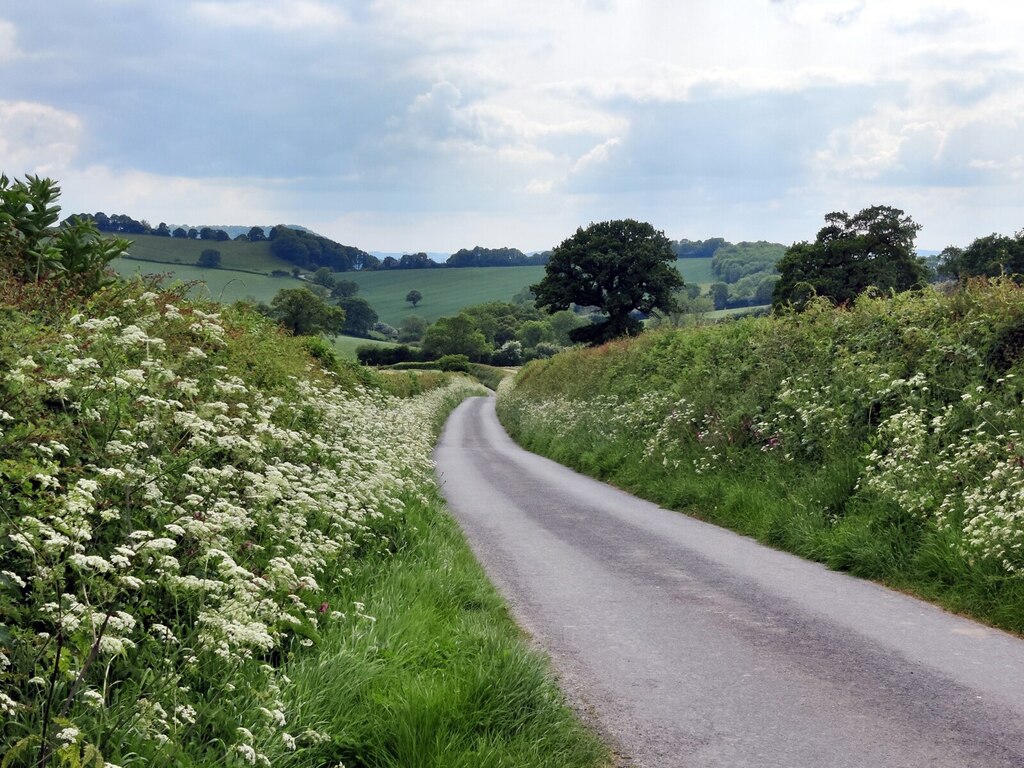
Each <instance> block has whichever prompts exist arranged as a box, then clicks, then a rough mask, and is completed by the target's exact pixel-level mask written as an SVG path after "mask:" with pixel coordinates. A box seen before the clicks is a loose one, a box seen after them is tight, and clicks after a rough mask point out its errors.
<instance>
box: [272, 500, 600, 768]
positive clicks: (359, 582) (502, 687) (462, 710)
mask: <svg viewBox="0 0 1024 768" xmlns="http://www.w3.org/2000/svg"><path fill="white" fill-rule="evenodd" d="M391 536H392V537H391V546H390V547H389V548H382V549H380V550H378V551H377V552H375V553H374V554H373V555H372V556H371V557H368V558H364V560H363V561H362V563H361V565H360V566H359V568H358V569H357V570H356V572H355V573H354V574H353V575H352V576H350V577H347V578H345V579H344V580H339V581H338V582H336V583H335V587H334V592H333V595H332V597H331V605H332V607H334V606H338V607H339V609H340V610H350V611H351V610H357V611H358V612H359V613H361V614H364V615H365V616H366V617H372V618H362V619H360V620H359V621H358V622H357V623H356V624H355V626H354V627H341V628H339V630H338V631H332V632H330V633H328V634H326V635H325V636H324V638H323V640H322V642H321V645H320V652H319V653H318V654H317V655H316V656H315V657H309V658H305V659H301V660H299V661H297V662H296V663H295V664H294V665H292V666H291V667H290V668H289V670H288V676H289V677H290V679H291V680H292V689H291V691H290V694H289V695H290V696H291V697H292V700H293V705H294V706H295V708H296V709H298V710H300V711H301V716H302V720H303V721H304V722H306V723H308V724H310V725H311V726H312V727H315V728H316V729H317V730H318V731H319V732H321V733H324V734H327V735H329V737H330V739H329V741H326V742H324V743H322V744H321V745H319V747H317V748H316V752H315V753H314V754H313V755H312V756H310V755H307V756H306V757H305V758H304V759H303V762H302V764H303V765H308V764H310V763H309V759H310V757H312V758H313V759H314V763H315V764H318V765H334V764H338V763H341V764H344V765H345V766H347V767H348V768H428V767H429V768H458V767H460V766H462V767H464V768H486V767H487V766H494V767H495V768H497V767H498V766H523V767H524V768H525V767H526V766H536V768H542V767H546V766H560V768H572V767H574V766H579V767H580V768H583V767H584V766H588V767H594V766H602V765H608V764H609V762H608V754H607V752H606V750H605V749H604V748H603V747H602V746H601V744H600V743H599V742H598V741H597V739H596V738H595V737H594V736H593V735H592V734H590V733H589V732H588V731H587V730H586V729H584V728H583V727H582V726H581V725H580V724H579V722H578V721H577V720H576V719H575V717H574V716H573V714H572V712H571V710H569V709H568V708H567V707H566V705H565V703H564V701H563V697H562V695H561V693H560V692H559V690H558V688H557V685H556V684H555V682H554V681H553V679H552V677H551V675H550V673H549V672H548V669H547V666H546V664H545V661H544V659H543V658H542V657H540V656H539V655H538V654H537V653H535V652H533V651H530V650H527V649H526V647H525V646H524V643H523V639H522V637H521V636H520V634H519V631H518V630H517V628H516V626H515V624H514V623H513V622H512V621H511V619H510V618H509V616H508V613H507V611H506V608H505V606H504V603H503V602H502V600H501V599H500V597H499V596H498V595H497V593H496V592H495V591H494V589H493V588H492V587H491V586H490V585H489V584H488V582H487V580H486V578H485V577H484V575H483V573H482V571H481V569H480V567H479V565H478V564H477V563H476V561H475V560H474V559H473V556H472V555H471V554H470V552H469V550H468V548H467V547H466V544H465V540H464V539H463V537H462V535H461V533H460V532H459V530H458V527H457V526H456V525H455V523H454V521H453V520H452V519H451V518H450V517H448V515H447V513H445V511H444V510H443V508H442V506H441V504H440V502H439V500H438V498H437V497H436V495H431V496H430V498H429V499H428V500H427V501H426V503H416V504H413V505H411V506H410V508H409V510H408V515H407V517H406V519H405V521H403V525H402V527H401V528H400V529H398V528H396V529H394V530H393V531H392V532H391ZM355 601H359V605H360V606H361V607H359V606H355V607H354V605H355ZM283 764H284V765H290V764H298V762H296V763H283Z"/></svg>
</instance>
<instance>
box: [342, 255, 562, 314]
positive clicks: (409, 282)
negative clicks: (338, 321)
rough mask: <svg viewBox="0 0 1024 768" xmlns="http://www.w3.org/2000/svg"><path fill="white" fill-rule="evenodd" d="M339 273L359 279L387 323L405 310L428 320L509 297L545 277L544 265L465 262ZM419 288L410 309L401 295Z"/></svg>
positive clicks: (362, 293)
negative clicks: (447, 266)
mask: <svg viewBox="0 0 1024 768" xmlns="http://www.w3.org/2000/svg"><path fill="white" fill-rule="evenodd" d="M338 277H339V278H343V279H346V280H354V281H355V282H357V283H359V295H360V296H362V297H363V298H364V299H366V300H367V301H368V302H370V305H371V306H372V307H373V308H374V309H375V310H377V314H378V315H380V317H381V319H382V320H383V321H384V322H385V323H390V324H391V325H394V326H397V325H398V324H399V323H401V322H402V319H403V318H405V317H408V316H409V315H419V316H420V317H422V318H425V319H426V320H430V321H433V320H436V319H437V318H439V317H450V316H452V315H456V314H458V312H459V310H460V309H462V308H463V307H469V306H472V305H474V304H483V303H485V302H488V301H509V300H510V299H511V298H512V297H513V296H514V295H515V294H517V293H518V292H519V291H521V290H522V289H523V288H525V287H526V286H528V285H531V284H532V283H537V282H539V281H540V280H541V279H542V278H543V277H544V267H469V268H466V269H403V270H390V271H385V272H365V273H359V272H356V273H354V272H346V273H343V274H339V275H338ZM414 289H415V290H417V291H419V292H420V293H422V294H423V301H421V302H420V303H419V305H418V306H417V307H416V308H415V309H413V308H412V305H411V304H409V303H408V302H406V300H405V295H406V294H407V293H409V291H411V290H414Z"/></svg>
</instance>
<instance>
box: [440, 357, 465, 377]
mask: <svg viewBox="0 0 1024 768" xmlns="http://www.w3.org/2000/svg"><path fill="white" fill-rule="evenodd" d="M436 364H437V367H438V368H439V369H440V370H442V371H453V372H454V371H461V372H463V373H469V358H468V357H466V356H465V355H443V356H442V357H439V358H438V359H437V361H436Z"/></svg>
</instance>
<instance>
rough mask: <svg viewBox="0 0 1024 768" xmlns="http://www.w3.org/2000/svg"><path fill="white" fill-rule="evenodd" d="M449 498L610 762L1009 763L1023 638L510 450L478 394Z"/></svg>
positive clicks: (445, 457) (447, 467)
mask: <svg viewBox="0 0 1024 768" xmlns="http://www.w3.org/2000/svg"><path fill="white" fill-rule="evenodd" d="M435 458H436V461H437V472H438V476H439V478H440V480H441V483H442V490H443V493H444V495H445V497H446V498H447V500H448V505H449V509H450V510H451V511H452V513H453V514H454V516H455V517H456V519H457V520H458V521H459V522H460V524H461V525H462V527H463V530H464V531H465V533H466V535H467V537H468V538H469V541H470V544H471V546H472V548H473V551H474V552H475V554H476V556H477V558H478V559H479V560H480V562H481V563H482V564H483V565H484V567H485V569H486V571H487V573H488V575H489V576H490V578H491V580H492V581H493V582H494V583H495V584H496V585H497V587H498V588H499V589H500V590H501V592H502V593H503V594H504V596H505V598H506V599H507V600H508V602H509V604H510V605H511V608H512V611H513V614H514V615H515V617H516V619H517V620H518V621H519V623H520V625H521V626H522V627H523V628H524V630H525V631H526V632H527V633H528V634H529V635H530V636H531V638H532V639H533V641H534V642H535V643H536V645H537V646H538V647H540V648H541V649H543V650H544V651H545V652H546V653H547V654H548V655H549V656H550V658H551V660H552V663H553V666H554V669H555V671H556V673H557V675H558V677H559V679H560V682H561V684H562V687H563V690H565V692H566V694H567V696H568V698H569V700H570V701H571V702H572V703H573V704H574V706H575V707H576V708H577V710H578V711H579V712H580V713H581V714H582V715H583V717H584V719H585V720H587V721H588V722H589V723H590V724H591V725H593V726H594V727H595V728H596V729H597V730H598V732H599V733H600V734H601V735H602V737H603V738H604V739H605V740H606V742H607V743H608V744H609V745H610V746H611V747H612V748H613V749H614V750H615V752H616V754H617V755H619V758H620V764H621V765H623V766H645V767H646V768H675V767H676V766H687V767H689V766H693V767H694V768H698V767H699V768H714V767H717V766H722V767H723V768H725V767H727V768H742V767H744V766H757V767H758V768H769V767H774V766H778V767H779V768H796V767H803V766H807V767H808V768H810V767H812V766H814V767H818V766H820V767H822V768H824V767H826V766H827V767H829V768H833V767H834V768H846V767H849V768H864V767H877V768H890V767H891V768H896V767H897V766H899V767H900V768H903V767H904V766H906V767H907V768H910V767H912V766H913V767H916V766H922V767H923V766H928V767H929V768H946V767H949V768H954V767H955V768H975V767H977V768H983V767H988V766H1005V767H1006V768H1011V767H1012V768H1022V766H1024V640H1022V639H1020V638H1017V637H1015V636H1012V635H1009V634H1007V633H1004V632H1000V631H998V630H994V629H990V628H988V627H985V626H982V625H980V624H977V623H975V622H972V621H969V620H967V619H963V618H960V617H957V616H954V615H951V614H948V613H945V612H943V611H942V610H941V609H939V608H935V607H933V606H931V605H929V604H927V603H924V602H921V601H919V600H916V599H914V598H911V597H907V596H905V595H903V594H900V593H897V592H894V591H891V590H888V589H886V588H884V587H881V586H878V585H876V584H873V583H870V582H866V581H862V580H859V579H856V578H853V577H850V576H847V575H844V574H840V573H836V572H833V571H829V570H827V569H826V568H825V567H823V566H821V565H818V564H815V563H810V562H807V561H804V560H801V559H799V558H796V557H793V556H791V555H788V554H785V553H781V552H778V551H775V550H772V549H769V548H767V547H764V546H762V545H760V544H758V543H756V542H754V541H753V540H751V539H749V538H746V537H742V536H739V535H736V534H734V533H731V532H728V531H725V530H723V529H721V528H718V527H715V526H712V525H708V524H706V523H702V522H699V521H697V520H694V519H693V518H690V517H687V516H685V515H683V514H680V513H678V512H671V511H666V510H663V509H660V508H659V507H657V506H655V505H654V504H651V503H649V502H646V501H642V500H640V499H637V498H636V497H634V496H631V495H629V494H626V493H624V492H622V491H619V490H617V489H615V488H612V487H611V486H608V485H605V484H603V483H599V482H597V481H595V480H592V479H590V478H587V477H584V476H582V475H579V474H577V473H575V472H573V471H571V470H569V469H566V468H565V467H563V466H561V465H559V464H556V463H554V462H551V461H549V460H547V459H544V458H541V457H539V456H536V455H534V454H531V453H528V452H526V451H523V450H522V449H521V448H519V447H518V446H516V445H515V444H514V443H513V442H512V441H511V440H510V439H509V438H508V436H507V435H506V434H505V432H504V430H503V429H502V428H501V425H500V424H499V423H498V421H497V418H496V417H495V414H494V399H493V398H473V399H471V400H467V401H466V402H464V403H463V404H462V405H461V406H459V408H458V409H457V410H456V411H455V412H454V413H453V414H452V416H451V418H450V419H449V421H448V424H447V425H446V427H445V431H444V433H443V434H442V437H441V441H440V443H439V444H438V447H437V450H436V452H435Z"/></svg>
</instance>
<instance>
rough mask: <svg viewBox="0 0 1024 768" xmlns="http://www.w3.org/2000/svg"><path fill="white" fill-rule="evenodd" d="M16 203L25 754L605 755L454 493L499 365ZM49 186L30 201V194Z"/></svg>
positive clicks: (445, 758)
mask: <svg viewBox="0 0 1024 768" xmlns="http://www.w3.org/2000/svg"><path fill="white" fill-rule="evenodd" d="M30 182H31V183H30V184H28V185H24V184H21V183H18V182H16V183H14V184H13V185H12V184H10V183H9V182H8V180H6V179H5V180H4V181H3V183H2V184H0V191H2V192H4V194H3V196H2V199H0V203H2V208H0V340H2V341H0V755H3V758H2V760H3V765H4V766H5V768H6V766H83V765H88V766H93V765H97V766H103V765H107V766H128V765H149V764H171V765H177V766H193V765H195V766H199V765H229V766H230V765H240V766H244V765H271V764H273V765H278V764H280V765H293V766H320V765H328V764H330V765H334V764H341V763H344V764H345V765H348V766H350V768H351V766H366V767H369V766H399V765H401V766H406V765H423V766H427V765H435V766H442V765H444V766H448V765H465V766H470V765H494V766H498V765H501V766H506V765H515V766H546V765H569V766H594V765H600V764H602V763H603V761H604V759H605V753H604V751H603V748H602V747H601V746H600V744H599V743H598V742H597V741H596V740H595V739H594V738H593V737H592V736H591V735H590V734H589V733H588V732H586V731H585V730H584V729H583V728H582V727H581V726H580V725H579V724H578V723H577V722H576V721H575V720H574V718H573V716H572V715H571V713H570V711H569V710H568V709H567V708H566V707H565V705H564V704H563V703H562V700H561V697H560V696H559V694H558V691H557V687H556V686H555V684H554V683H553V682H552V680H551V679H550V678H549V676H548V673H547V671H546V667H545V663H544V661H543V659H542V658H541V657H539V656H538V655H536V654H534V653H532V652H529V651H527V650H525V649H524V646H523V643H522V640H521V638H520V637H519V634H518V630H517V629H516V628H515V626H514V624H513V623H512V622H511V621H510V620H509V617H508V615H507V613H506V611H505V608H504V606H503V604H502V602H501V601H500V599H499V598H498V597H497V596H496V594H495V593H494V591H493V589H492V588H491V587H490V586H489V585H488V584H487V582H486V580H485V579H484V577H483V575H482V573H481V572H480V570H479V569H478V568H477V566H476V565H475V564H474V563H473V560H472V557H471V555H470V554H469V553H468V550H467V548H466V546H465V543H464V541H463V540H462V538H461V536H460V535H459V534H458V532H457V529H456V527H455V526H454V524H453V522H452V521H451V520H450V519H449V518H448V517H447V516H446V513H445V512H444V510H443V507H442V505H441V504H440V502H439V500H438V494H437V489H436V485H435V481H434V478H433V470H432V462H431V458H430V455H431V450H432V447H433V444H434V441H435V439H436V435H437V432H438V430H439V429H440V426H441V424H442V423H443V421H444V418H445V416H446V414H447V413H448V412H449V411H450V410H451V408H453V407H454V406H455V405H456V404H457V403H458V402H459V401H460V400H461V399H462V398H463V397H465V396H467V395H469V394H473V393H478V392H480V391H481V390H480V388H479V386H478V385H476V384H474V383H473V382H471V381H470V380H468V379H466V378H463V377H459V376H457V375H453V374H445V373H436V372H413V371H407V372H395V373H387V374H384V373H376V372H374V371H371V370H369V369H366V368H362V367H360V366H358V365H355V364H351V363H346V362H344V361H339V360H338V359H337V358H336V357H335V355H334V354H333V353H332V350H331V348H330V347H329V346H328V345H327V344H326V343H325V342H324V340H323V339H321V338H320V337H317V336H307V337H298V336H291V335H288V334H286V333H285V332H284V331H283V330H282V329H281V328H280V327H279V326H278V325H277V324H276V323H275V322H273V321H271V320H270V319H268V318H266V317H264V316H262V315H261V314H259V313H258V312H256V311H254V310H253V308H252V307H249V306H246V305H242V304H237V305H232V306H221V305H215V304H211V303H208V302H201V301H195V300H189V299H187V298H185V297H184V293H185V288H184V287H183V286H179V287H177V288H165V287H162V286H161V285H159V284H156V283H153V282H150V283H145V282H143V281H139V280H136V281H131V282H124V281H119V280H116V279H113V278H111V276H110V275H109V274H107V273H106V272H105V270H104V267H105V265H106V264H107V263H109V261H110V260H111V259H113V258H116V256H117V254H118V253H119V252H120V251H121V250H122V249H123V242H122V241H120V240H117V239H116V238H105V237H102V236H100V235H99V234H98V233H97V232H96V230H95V228H94V227H92V226H91V225H90V224H89V223H88V222H82V223H81V224H76V225H73V227H72V228H71V229H70V230H69V231H68V232H65V231H57V230H51V229H49V227H50V226H51V224H52V222H51V223H48V224H47V225H46V226H45V227H42V228H40V227H37V226H36V220H37V219H40V220H41V219H47V218H49V217H50V216H51V215H52V214H53V213H54V211H53V205H52V203H53V200H54V199H55V197H56V193H57V192H58V191H59V190H57V189H56V187H55V185H53V187H52V188H46V187H44V186H42V185H40V184H38V182H37V181H34V180H30ZM22 203H24V204H22Z"/></svg>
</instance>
